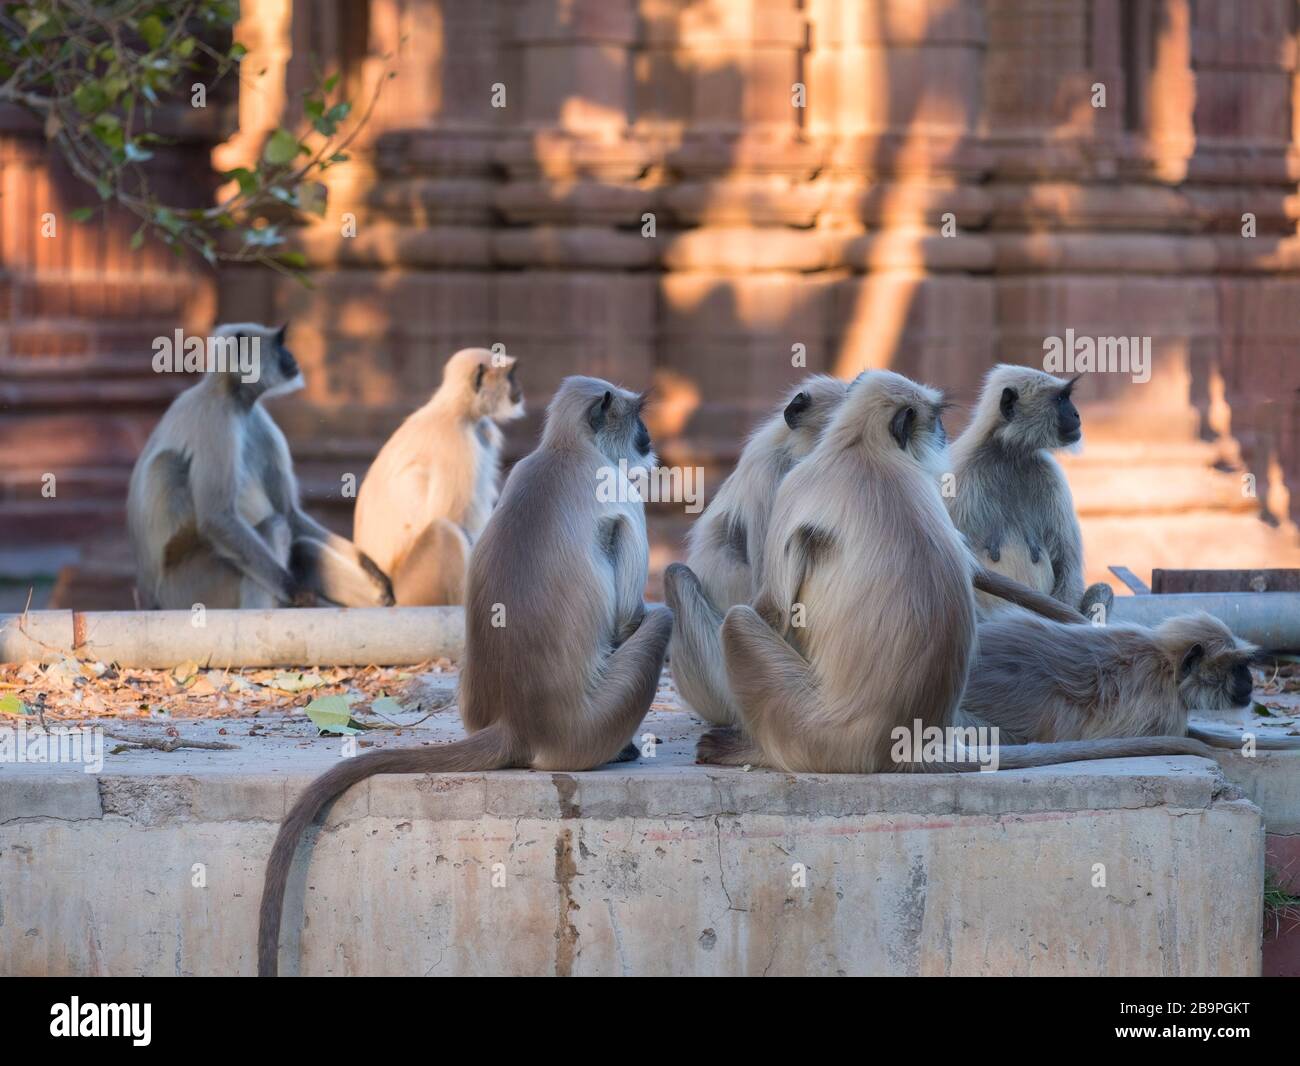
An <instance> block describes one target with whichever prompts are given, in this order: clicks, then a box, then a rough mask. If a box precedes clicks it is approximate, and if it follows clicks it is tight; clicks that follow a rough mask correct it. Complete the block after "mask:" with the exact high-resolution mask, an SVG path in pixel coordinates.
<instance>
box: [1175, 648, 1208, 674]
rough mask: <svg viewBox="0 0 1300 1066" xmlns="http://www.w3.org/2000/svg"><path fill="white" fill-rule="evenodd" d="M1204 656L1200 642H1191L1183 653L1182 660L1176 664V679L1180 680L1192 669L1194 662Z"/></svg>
mask: <svg viewBox="0 0 1300 1066" xmlns="http://www.w3.org/2000/svg"><path fill="white" fill-rule="evenodd" d="M1203 658H1205V647H1204V645H1201V644H1193V645H1192V646H1191V647H1190V648H1188V649H1187V651H1186V652H1185V653H1184V654H1183V661H1182V662H1181V663H1179V664H1178V680H1179V681H1181V680H1183V678H1185V677H1186V676H1187V675H1188V674H1190V673H1191V672H1192V671H1193V670H1194V669H1196V664H1197V663H1199V662H1200V661H1201V660H1202V659H1203Z"/></svg>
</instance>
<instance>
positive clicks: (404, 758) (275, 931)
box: [257, 725, 519, 977]
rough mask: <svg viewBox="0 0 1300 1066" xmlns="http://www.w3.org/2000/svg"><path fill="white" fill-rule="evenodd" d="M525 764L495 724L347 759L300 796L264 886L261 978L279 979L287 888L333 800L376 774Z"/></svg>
mask: <svg viewBox="0 0 1300 1066" xmlns="http://www.w3.org/2000/svg"><path fill="white" fill-rule="evenodd" d="M513 765H519V759H518V757H517V754H516V753H515V751H514V745H512V744H511V742H510V738H509V737H508V736H507V735H506V733H505V731H504V730H503V729H502V728H501V727H500V726H497V725H490V726H488V727H487V728H486V729H480V730H479V731H478V732H477V733H472V734H470V735H469V736H468V737H466V738H465V739H464V740H458V741H456V742H455V743H454V744H444V745H441V746H439V747H436V748H415V749H411V748H408V749H405V750H401V751H372V752H369V753H367V754H365V755H358V756H356V757H355V758H351V759H344V760H343V761H342V762H341V763H339V764H338V766H336V767H334V768H333V769H332V770H328V771H326V772H325V773H323V774H321V776H320V777H318V778H316V780H315V781H313V782H312V783H311V784H310V785H308V786H307V790H306V791H305V792H304V793H303V794H302V795H301V796H299V797H298V802H296V803H295V804H294V805H293V808H292V809H291V810H290V811H289V814H288V815H287V816H286V818H285V819H284V822H283V823H282V824H281V826H280V832H279V834H278V835H277V836H276V838H275V844H274V846H273V847H272V848H271V857H270V859H269V860H268V861H267V864H266V880H265V882H264V883H263V885H262V907H261V912H260V917H259V921H258V929H257V974H258V976H259V977H275V976H276V974H277V973H278V971H279V954H280V919H281V915H282V913H283V911H284V891H285V885H286V884H287V883H288V881H289V867H290V866H291V865H292V864H293V856H294V852H295V851H297V849H298V840H299V838H300V837H301V836H302V834H303V832H304V831H305V830H306V828H307V827H308V826H309V825H311V823H312V822H313V821H314V820H315V818H316V815H317V814H319V813H320V811H321V808H322V807H324V806H325V805H326V804H327V803H329V802H330V801H331V800H333V799H335V798H337V797H338V796H341V795H342V794H343V793H344V792H346V791H347V790H348V789H349V788H351V787H352V786H353V785H355V784H356V783H357V782H359V781H364V780H365V779H366V778H367V777H373V776H374V775H375V774H436V773H456V772H462V773H469V772H473V771H476V770H501V769H504V768H505V767H508V766H513Z"/></svg>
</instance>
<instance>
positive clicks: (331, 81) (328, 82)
mask: <svg viewBox="0 0 1300 1066" xmlns="http://www.w3.org/2000/svg"><path fill="white" fill-rule="evenodd" d="M338 83H339V76H338V75H337V74H331V75H330V76H329V77H328V78H326V79H325V84H323V85H322V86H321V89H322V90H323V91H324V92H327V93H332V92H333V91H334V86H336V85H337V84H338Z"/></svg>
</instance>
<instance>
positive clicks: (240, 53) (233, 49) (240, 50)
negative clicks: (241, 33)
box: [229, 41, 248, 60]
mask: <svg viewBox="0 0 1300 1066" xmlns="http://www.w3.org/2000/svg"><path fill="white" fill-rule="evenodd" d="M229 55H230V58H231V59H236V60H238V59H243V58H244V56H246V55H248V49H247V48H245V47H244V46H243V45H242V44H240V43H239V42H238V41H236V42H235V43H234V44H232V45H231V46H230V53H229Z"/></svg>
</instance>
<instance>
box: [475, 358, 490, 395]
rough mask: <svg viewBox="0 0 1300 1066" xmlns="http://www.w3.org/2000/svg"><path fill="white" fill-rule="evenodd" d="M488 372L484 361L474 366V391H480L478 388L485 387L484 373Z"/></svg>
mask: <svg viewBox="0 0 1300 1066" xmlns="http://www.w3.org/2000/svg"><path fill="white" fill-rule="evenodd" d="M486 373H487V367H486V366H485V365H484V364H482V363H479V365H478V366H477V367H475V368H474V391H475V392H478V390H479V389H481V388H482V387H483V375H484V374H486Z"/></svg>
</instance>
